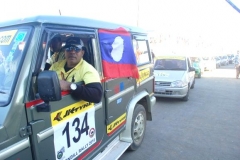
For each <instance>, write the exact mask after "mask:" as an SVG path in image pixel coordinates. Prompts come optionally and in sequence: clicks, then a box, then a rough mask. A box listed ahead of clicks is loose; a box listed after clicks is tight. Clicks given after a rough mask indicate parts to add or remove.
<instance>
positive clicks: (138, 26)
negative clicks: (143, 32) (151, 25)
mask: <svg viewBox="0 0 240 160" xmlns="http://www.w3.org/2000/svg"><path fill="white" fill-rule="evenodd" d="M139 1H140V0H137V26H138V27H139Z"/></svg>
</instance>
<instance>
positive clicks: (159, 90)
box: [157, 88, 166, 92]
mask: <svg viewBox="0 0 240 160" xmlns="http://www.w3.org/2000/svg"><path fill="white" fill-rule="evenodd" d="M165 91H166V90H165V89H161V88H160V89H157V92H165Z"/></svg>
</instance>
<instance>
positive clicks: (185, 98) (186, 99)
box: [182, 88, 189, 101]
mask: <svg viewBox="0 0 240 160" xmlns="http://www.w3.org/2000/svg"><path fill="white" fill-rule="evenodd" d="M188 97H189V88H188V91H187V95H186V96H184V97H183V98H182V101H188V99H189V98H188Z"/></svg>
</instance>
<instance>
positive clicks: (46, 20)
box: [0, 15, 147, 34]
mask: <svg viewBox="0 0 240 160" xmlns="http://www.w3.org/2000/svg"><path fill="white" fill-rule="evenodd" d="M29 23H40V24H57V25H71V26H81V27H89V28H101V29H116V28H119V27H120V26H121V27H123V28H125V29H126V30H127V31H129V32H137V33H145V34H146V33H147V31H146V30H144V29H142V28H139V27H134V26H128V25H124V24H117V23H111V22H106V21H100V20H94V19H88V18H81V17H70V16H48V15H38V16H33V17H25V18H21V19H14V20H9V21H5V22H0V28H1V27H7V26H14V25H19V24H29Z"/></svg>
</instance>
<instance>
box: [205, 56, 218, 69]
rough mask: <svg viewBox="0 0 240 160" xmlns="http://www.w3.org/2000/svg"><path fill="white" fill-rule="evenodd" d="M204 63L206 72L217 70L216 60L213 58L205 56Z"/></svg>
mask: <svg viewBox="0 0 240 160" xmlns="http://www.w3.org/2000/svg"><path fill="white" fill-rule="evenodd" d="M202 58H203V61H204V70H205V71H212V70H214V69H216V60H215V58H214V57H213V56H205V57H202Z"/></svg>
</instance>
